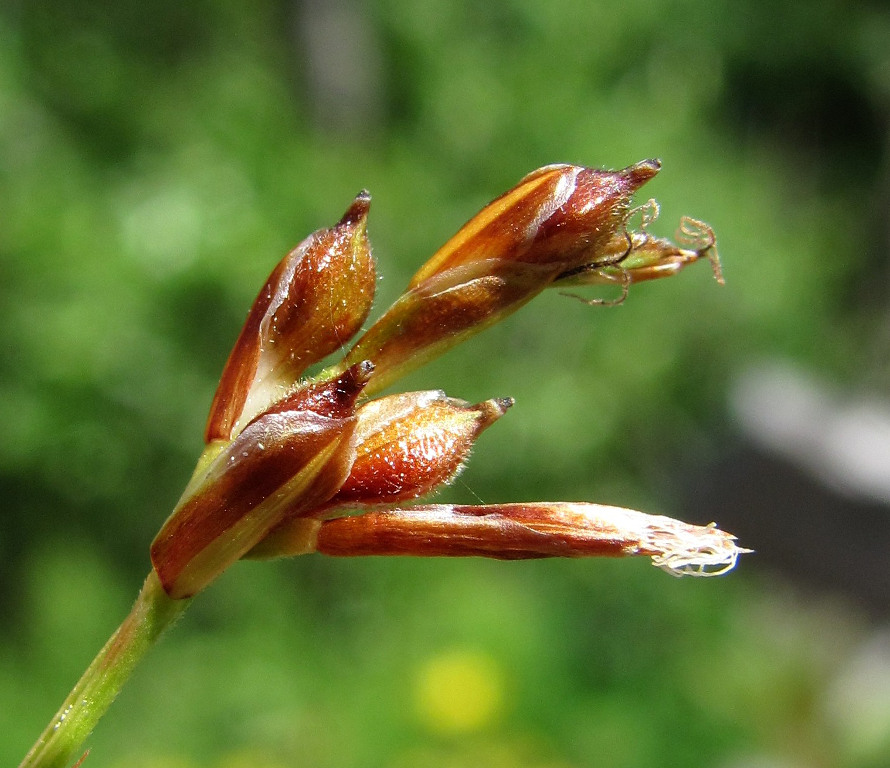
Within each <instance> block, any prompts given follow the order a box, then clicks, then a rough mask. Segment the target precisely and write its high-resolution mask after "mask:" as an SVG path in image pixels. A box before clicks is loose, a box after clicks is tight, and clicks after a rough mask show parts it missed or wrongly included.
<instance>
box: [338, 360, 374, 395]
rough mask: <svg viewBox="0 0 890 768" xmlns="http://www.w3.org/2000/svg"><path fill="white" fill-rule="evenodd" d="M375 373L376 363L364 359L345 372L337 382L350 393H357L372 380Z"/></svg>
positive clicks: (340, 387)
mask: <svg viewBox="0 0 890 768" xmlns="http://www.w3.org/2000/svg"><path fill="white" fill-rule="evenodd" d="M373 373H374V363H372V362H371V361H370V360H362V361H361V362H360V363H356V364H355V365H353V366H351V367H349V368H347V369H346V370H345V371H344V372H343V374H342V375H341V376H340V378H339V381H338V382H337V383H338V389H340V390H342V391H344V392H348V393H350V394H352V393H353V392H354V393H355V394H356V395H357V394H358V393H359V392H361V391H362V390H363V389H364V388H365V385H366V384H367V383H368V382H369V381H370V380H371V374H373Z"/></svg>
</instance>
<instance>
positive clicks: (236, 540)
mask: <svg viewBox="0 0 890 768" xmlns="http://www.w3.org/2000/svg"><path fill="white" fill-rule="evenodd" d="M371 370H372V366H371V365H370V364H367V363H366V364H359V365H356V366H353V367H352V368H350V369H348V370H347V371H346V372H345V373H344V374H343V375H342V376H340V377H339V378H338V379H336V380H333V381H327V382H323V383H321V384H312V385H307V386H304V387H302V388H300V389H298V390H297V391H296V392H295V393H294V394H293V395H291V396H290V397H289V398H287V399H286V400H285V401H283V402H281V403H279V404H277V405H276V407H275V408H273V409H270V410H269V411H268V412H266V413H264V414H262V415H261V416H259V417H258V418H256V419H255V420H254V421H252V422H251V423H250V424H249V425H248V426H247V427H246V428H245V429H244V430H242V431H241V432H240V433H239V434H238V436H237V437H236V438H235V439H234V440H233V441H232V442H230V443H229V444H227V445H225V446H224V447H223V448H222V450H221V451H219V452H218V453H216V455H215V456H213V457H212V458H211V459H210V460H209V461H208V462H207V463H206V466H203V467H202V468H201V469H200V470H199V472H198V473H197V475H196V477H195V478H193V479H192V481H191V482H190V483H189V485H188V487H187V488H186V491H185V493H184V494H183V497H182V499H181V500H180V501H179V504H177V506H176V509H175V510H174V511H173V514H172V515H171V516H170V517H169V518H168V520H167V522H166V523H164V526H163V527H162V528H161V531H160V532H159V533H158V535H157V537H156V538H155V540H154V542H153V543H152V546H151V558H152V563H153V564H154V568H155V570H156V571H157V573H158V576H159V577H160V579H161V583H162V584H163V586H164V589H165V590H166V591H167V593H168V594H169V595H170V596H171V597H174V598H180V597H188V596H190V595H193V594H195V593H197V592H199V591H200V590H201V589H203V588H204V587H205V586H207V584H209V583H210V582H211V581H212V580H213V579H214V578H216V576H218V575H219V574H220V573H222V572H223V571H224V570H225V569H226V568H227V567H228V566H229V565H231V564H232V563H233V562H235V561H236V560H238V559H239V558H240V557H241V556H242V555H244V554H245V553H246V552H248V551H249V550H250V549H251V548H253V547H254V546H255V545H256V544H257V543H258V542H259V541H261V540H262V539H263V537H264V536H265V535H266V534H267V533H268V532H269V531H270V530H271V529H272V528H274V527H275V526H276V525H277V524H278V523H280V522H281V520H282V519H283V518H284V517H285V515H286V514H287V513H289V512H293V511H294V510H295V509H296V510H299V509H303V508H308V509H311V508H314V507H317V506H319V505H321V504H323V503H324V502H326V501H327V500H328V499H329V498H330V497H331V496H332V495H333V494H334V493H335V492H336V491H337V489H338V488H339V487H340V486H341V485H342V483H343V481H344V480H345V479H346V476H347V475H348V473H349V469H350V468H351V466H352V461H353V459H354V456H355V446H354V441H353V432H354V430H355V425H356V418H355V400H356V398H357V397H358V395H359V393H360V392H361V390H362V387H363V386H364V385H365V384H366V383H367V380H368V377H369V376H370V373H371Z"/></svg>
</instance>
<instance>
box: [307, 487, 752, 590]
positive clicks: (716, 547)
mask: <svg viewBox="0 0 890 768" xmlns="http://www.w3.org/2000/svg"><path fill="white" fill-rule="evenodd" d="M317 548H318V551H319V552H322V553H324V554H326V555H340V556H357V555H421V556H426V557H429V556H441V557H467V556H481V557H492V558H496V559H499V560H525V559H530V558H541V557H589V556H600V557H628V556H631V555H646V556H649V557H651V558H652V563H653V565H655V566H657V567H659V568H661V569H662V570H665V571H667V572H668V573H670V574H672V575H674V576H716V575H719V574H722V573H726V571H729V570H731V569H732V568H733V567H734V566H735V564H736V560H737V559H738V556H739V555H740V554H742V553H744V552H749V551H750V550H747V549H742V548H740V547H738V546H737V545H736V544H735V537H734V536H732V535H731V534H728V533H724V532H723V531H721V530H718V529H717V528H716V527H715V526H714V525H713V524H711V525H707V526H700V525H689V524H688V523H682V522H680V521H679V520H674V519H673V518H670V517H662V516H659V515H646V514H644V513H642V512H637V511H635V510H632V509H623V508H621V507H609V506H604V505H601V504H588V503H581V502H578V503H569V502H534V503H528V504H492V505H486V506H460V505H450V504H431V505H427V506H418V507H410V508H407V509H392V510H387V511H383V512H375V513H369V514H365V515H359V516H358V517H342V518H337V519H336V520H328V521H326V522H325V523H323V524H322V525H321V528H320V530H319V532H318V539H317Z"/></svg>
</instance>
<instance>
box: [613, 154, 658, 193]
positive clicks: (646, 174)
mask: <svg viewBox="0 0 890 768" xmlns="http://www.w3.org/2000/svg"><path fill="white" fill-rule="evenodd" d="M660 170H661V160H659V159H657V158H650V159H649V160H641V161H640V162H639V163H635V164H634V165H631V166H629V167H627V168H625V169H624V170H623V171H622V172H621V173H622V175H624V176H625V177H626V178H627V180H628V181H629V182H630V183H631V185H632V186H633V188H634V189H639V188H640V187H642V186H643V184H645V183H646V182H647V181H649V179H651V178H652V177H653V176H655V174H657V173H658V172H659V171H660Z"/></svg>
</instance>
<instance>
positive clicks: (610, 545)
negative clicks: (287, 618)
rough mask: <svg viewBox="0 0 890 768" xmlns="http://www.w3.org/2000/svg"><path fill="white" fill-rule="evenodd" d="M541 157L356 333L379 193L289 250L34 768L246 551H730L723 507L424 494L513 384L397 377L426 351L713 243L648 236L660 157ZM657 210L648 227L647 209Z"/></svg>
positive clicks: (681, 557)
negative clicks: (444, 498)
mask: <svg viewBox="0 0 890 768" xmlns="http://www.w3.org/2000/svg"><path fill="white" fill-rule="evenodd" d="M659 167H660V164H659V163H658V161H655V160H645V161H643V162H640V163H637V164H635V165H632V166H630V167H629V168H625V169H624V170H620V171H604V170H594V169H589V168H583V167H579V166H573V165H552V166H547V167H544V168H541V169H538V170H536V171H534V172H532V173H531V174H529V175H528V176H526V177H525V178H523V179H522V180H521V181H520V182H519V184H518V185H517V186H516V187H514V188H513V189H511V190H509V191H508V192H506V193H505V194H503V195H502V196H501V197H499V198H497V199H496V200H495V201H493V202H492V203H490V204H489V205H487V206H486V207H485V208H483V209H482V210H481V211H480V212H479V213H478V214H476V215H475V216H474V217H473V218H472V219H470V221H469V222H467V223H466V224H465V225H464V226H463V227H462V228H461V229H460V230H459V231H458V232H457V234H455V235H454V236H453V237H452V238H451V239H450V240H449V241H448V242H447V243H446V244H445V245H444V246H442V248H440V249H439V251H438V252H436V254H435V255H434V256H433V257H432V258H431V259H430V260H429V261H427V262H426V264H424V265H423V266H422V267H421V268H420V270H419V271H418V272H417V273H416V274H415V275H414V277H413V278H412V279H411V281H410V283H409V284H408V286H407V288H406V289H405V291H404V292H403V293H402V295H401V296H400V297H399V298H398V299H397V300H396V301H395V303H394V304H393V305H392V306H391V307H390V308H389V309H388V310H387V311H386V312H385V313H384V314H383V316H382V317H380V319H379V320H377V321H376V322H375V323H373V324H372V325H371V326H370V327H369V328H368V329H367V330H366V331H365V332H364V333H363V334H362V335H361V336H360V337H359V339H358V341H357V342H356V343H355V344H354V345H353V346H352V347H351V348H350V349H349V350H348V351H347V352H346V354H345V355H344V356H343V358H342V360H341V361H340V362H339V363H337V364H335V365H333V366H331V367H329V368H327V369H325V370H323V371H322V372H321V373H319V374H317V375H315V376H312V377H310V378H306V377H305V373H306V371H307V369H308V368H309V367H310V366H312V365H314V364H316V363H318V362H320V361H321V360H322V359H323V358H325V357H327V356H329V355H331V354H333V353H335V352H336V351H337V350H338V349H341V348H342V346H343V344H344V341H346V340H348V339H349V338H351V337H352V336H353V335H355V334H356V333H358V332H359V330H360V329H361V328H362V326H363V325H364V323H365V321H366V319H367V316H368V313H369V311H370V308H371V303H372V299H373V296H374V288H375V283H376V273H375V266H374V261H373V258H372V255H371V249H370V245H369V242H368V235H367V217H368V211H369V207H370V196H369V195H368V193H367V192H361V193H360V194H359V195H358V196H357V197H356V198H355V199H354V200H353V202H352V203H351V205H350V206H349V208H348V209H347V211H346V213H345V214H344V215H343V217H342V218H341V219H340V221H339V222H337V224H335V225H334V226H333V227H331V228H329V229H322V230H319V231H317V232H315V233H314V234H312V235H310V236H309V237H308V238H306V239H305V240H304V241H303V242H302V243H300V244H299V245H298V246H297V247H296V248H295V249H294V250H293V251H291V252H290V253H289V254H288V255H287V256H285V258H284V259H283V260H282V261H281V262H280V263H279V264H278V265H277V266H276V268H275V269H274V271H273V272H272V274H271V275H270V277H269V279H268V280H267V282H266V283H265V285H264V286H263V288H262V290H261V291H260V292H259V295H258V296H257V298H256V300H255V302H254V303H253V306H252V307H251V309H250V312H249V314H248V317H247V320H246V322H245V325H244V328H243V330H242V331H241V334H240V336H239V337H238V340H237V341H236V343H235V346H234V348H233V350H232V352H231V355H230V357H229V359H228V362H227V363H226V365H225V368H224V370H223V373H222V376H221V379H220V383H219V387H218V389H217V392H216V395H215V397H214V399H213V403H212V405H211V408H210V415H209V417H208V420H207V426H206V430H205V435H204V437H205V448H204V450H203V452H202V454H201V456H200V457H199V459H198V462H197V466H196V468H195V471H194V474H193V475H192V477H191V479H190V481H189V482H188V484H187V486H186V488H185V490H184V491H183V494H182V496H181V498H180V500H179V502H178V503H177V505H176V507H175V508H174V510H173V512H172V514H171V515H170V517H169V518H168V519H167V521H166V522H165V523H164V524H163V525H162V527H161V529H160V532H159V533H158V534H157V536H156V538H155V540H154V541H153V542H152V545H151V562H152V569H151V572H150V573H149V575H148V578H147V579H146V580H145V584H144V586H143V587H142V591H141V592H140V594H139V596H138V598H137V600H136V602H135V604H134V606H133V609H132V611H131V612H130V614H129V615H128V616H127V618H126V619H125V620H124V622H123V623H122V624H121V626H120V627H119V629H118V630H117V631H116V632H115V633H114V635H112V637H111V638H110V639H109V641H108V642H107V643H106V645H105V646H104V647H103V648H102V650H101V651H100V652H99V654H98V655H97V656H96V658H95V660H94V661H93V662H92V663H91V665H90V666H89V667H88V669H87V670H86V672H85V673H84V675H83V677H82V678H81V679H80V681H79V682H78V683H77V684H76V686H75V687H74V689H73V690H72V692H71V694H70V695H69V696H68V698H67V699H66V700H65V702H64V703H63V704H62V706H61V708H60V709H59V711H58V712H57V714H56V715H55V716H54V717H53V718H52V720H51V721H50V722H49V724H48V726H47V727H46V729H45V731H44V732H43V733H42V734H41V736H40V737H39V738H38V740H37V742H36V743H35V744H34V746H33V747H32V749H31V750H30V752H29V753H28V755H27V756H26V757H25V759H24V761H23V762H22V763H21V768H63V766H66V765H69V763H70V762H71V761H72V760H73V759H74V758H76V757H77V755H78V754H79V753H80V751H81V750H82V745H83V743H84V741H85V739H86V738H87V736H88V735H89V734H90V732H91V731H92V730H93V728H94V727H95V725H96V723H97V722H98V721H99V719H100V718H101V717H102V715H103V714H104V713H105V711H106V710H107V708H108V707H109V705H110V704H111V702H112V701H113V699H114V697H115V696H116V694H117V693H118V691H119V690H120V689H121V687H122V686H123V684H124V683H125V682H126V680H127V678H128V676H129V675H130V673H131V672H132V670H133V668H134V667H135V665H136V664H137V663H138V662H139V661H140V660H141V659H142V658H143V656H144V655H145V653H146V652H147V651H148V649H149V648H150V647H151V646H152V645H153V644H154V643H155V642H156V641H157V640H158V638H159V637H160V636H161V635H162V634H163V632H164V630H165V629H166V628H168V627H169V626H170V625H171V624H172V623H173V622H174V621H175V620H176V619H177V618H178V617H179V616H180V615H181V614H182V613H183V611H184V610H185V609H186V608H187V607H188V606H189V604H190V603H191V601H192V600H193V599H194V598H195V597H196V596H197V595H198V594H199V593H200V592H202V591H203V590H204V589H206V588H207V587H208V586H209V585H210V584H211V583H212V582H213V581H214V580H215V579H216V577H217V576H219V575H220V574H221V573H222V572H223V571H224V570H226V569H227V568H228V567H229V566H230V565H232V564H233V563H235V562H236V561H238V560H240V559H242V558H277V557H290V556H296V555H305V554H309V553H314V552H318V553H322V554H325V555H335V556H346V557H355V556H368V555H414V556H483V557H491V558H500V559H506V560H513V559H521V558H540V557H587V556H611V557H624V556H630V555H645V556H648V557H650V558H651V559H652V562H653V563H654V564H655V565H657V566H658V567H660V568H662V569H664V570H666V571H668V572H670V573H672V574H675V575H684V574H690V575H699V576H701V575H713V574H719V573H724V572H726V571H728V570H729V569H731V568H732V567H733V566H734V565H735V563H736V560H737V558H738V555H739V553H740V552H743V551H745V550H742V549H740V548H739V547H738V546H737V545H736V543H735V540H734V537H733V536H731V535H730V534H728V533H725V532H723V531H721V530H719V529H718V528H716V526H714V525H713V524H711V525H708V526H696V525H689V524H686V523H683V522H680V521H678V520H674V519H671V518H668V517H662V516H654V515H647V514H643V513H642V512H636V511H633V510H629V509H623V508H618V507H612V506H604V505H599V504H592V503H586V502H537V503H519V504H492V505H482V506H462V505H452V504H418V503H416V501H417V500H418V499H421V498H422V497H424V496H427V495H429V494H431V493H432V492H434V491H435V490H436V489H437V488H439V487H440V486H442V485H443V484H445V483H447V482H449V481H450V480H452V479H453V478H454V477H455V476H456V474H457V473H458V472H459V471H460V469H461V467H462V465H463V463H464V462H465V460H466V458H467V456H468V454H469V451H470V449H471V447H472V446H473V444H474V443H475V441H476V440H477V439H478V438H479V436H480V434H481V433H482V432H483V431H484V430H486V429H487V428H488V427H490V426H491V425H492V424H494V423H495V422H496V421H497V420H498V419H500V418H501V417H502V416H503V415H504V414H505V412H506V411H507V409H508V408H510V407H511V405H512V404H513V401H512V400H511V399H509V398H500V399H492V400H486V401H484V402H481V403H475V404H472V403H468V402H465V401H463V400H459V399H455V398H452V397H448V396H446V395H445V393H444V392H441V391H437V390H433V391H423V392H404V393H397V394H389V395H385V396H382V397H380V396H378V395H379V393H380V392H381V390H383V389H385V388H387V387H389V386H390V385H392V384H393V383H394V382H396V381H397V380H398V379H399V378H400V377H402V376H404V375H405V374H406V373H408V372H409V371H412V370H414V369H415V368H417V367H419V366H421V365H423V364H424V363H426V362H428V361H429V360H431V359H433V358H435V357H437V356H439V355H441V354H442V353H444V352H445V351H447V350H448V349H449V348H451V347H453V346H454V345H455V344H458V343H460V342H462V341H464V340H465V339H467V338H469V337H470V336H472V335H474V334H476V333H478V332H480V331H482V330H484V329H485V328H487V327H489V326H491V325H493V324H494V323H496V322H498V321H500V320H502V319H503V318H505V317H506V316H508V315H509V314H511V313H512V312H515V311H516V310H517V309H519V308H520V307H522V306H523V305H524V304H526V303H527V302H529V301H530V300H531V299H532V298H534V297H535V296H536V295H537V294H539V293H540V292H541V291H543V290H544V289H546V288H551V287H555V288H563V289H566V288H571V287H573V286H579V285H597V284H605V285H614V286H616V287H617V288H618V289H619V290H620V298H619V301H620V300H623V299H624V297H625V296H626V295H627V292H628V289H629V288H630V286H632V285H634V284H635V283H637V282H640V281H644V280H653V279H658V278H662V277H668V276H671V275H674V274H676V273H678V272H679V271H680V270H682V269H683V268H684V267H686V266H687V265H689V264H691V263H693V262H696V261H699V260H702V259H705V260H709V261H710V263H711V265H712V267H713V269H714V273H715V276H716V277H717V279H718V281H721V282H722V277H721V274H720V268H719V261H718V259H717V253H716V249H715V240H714V235H713V232H712V231H711V230H710V228H709V227H708V226H707V225H705V224H703V223H701V222H698V221H695V220H693V219H688V218H685V219H683V220H682V222H681V227H680V233H679V236H678V243H677V244H675V243H673V242H671V241H669V240H666V239H662V238H658V237H655V236H653V235H651V234H650V233H649V232H648V226H649V224H651V222H652V220H653V219H654V218H655V216H656V215H657V213H658V208H657V205H656V204H655V202H654V201H649V202H648V203H646V204H645V205H643V206H640V207H639V208H631V199H632V196H633V195H634V193H635V192H636V191H637V190H638V189H639V188H640V187H641V186H642V185H643V184H645V183H646V181H648V180H649V179H651V178H652V177H653V176H654V175H655V174H656V173H657V172H658V170H659ZM637 219H638V224H637V228H636V229H633V228H632V226H633V222H636V221H637Z"/></svg>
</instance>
